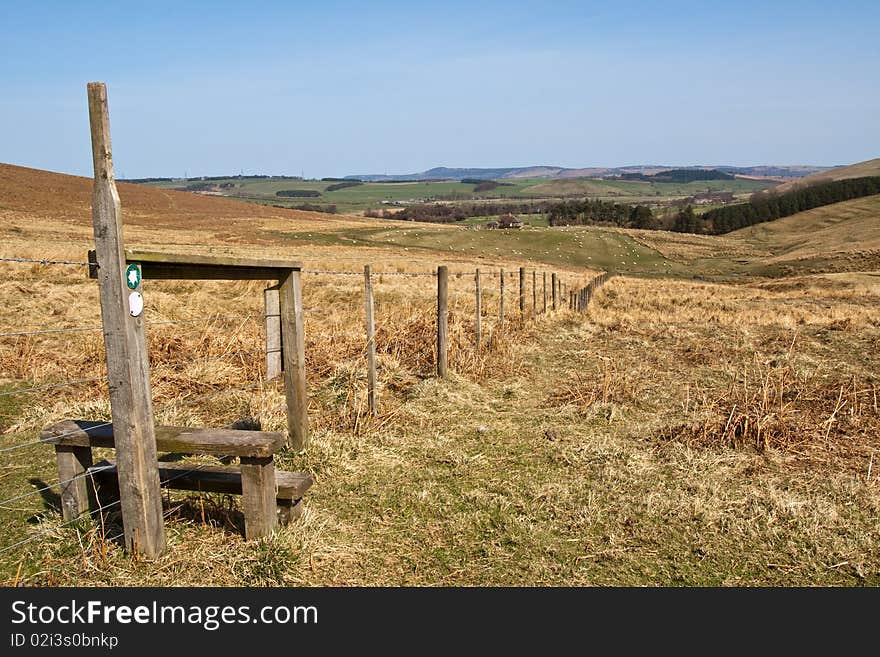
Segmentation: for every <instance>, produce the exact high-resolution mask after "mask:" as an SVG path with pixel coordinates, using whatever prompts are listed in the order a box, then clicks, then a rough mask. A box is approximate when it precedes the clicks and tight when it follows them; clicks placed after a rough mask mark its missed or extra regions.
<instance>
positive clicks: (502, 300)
mask: <svg viewBox="0 0 880 657" xmlns="http://www.w3.org/2000/svg"><path fill="white" fill-rule="evenodd" d="M500 276H501V283H500V286H501V309H500V315H499V317H500V321H501V328H502V329H503V328H504V269H503V268H502V269H501V274H500Z"/></svg>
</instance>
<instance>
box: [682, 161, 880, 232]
mask: <svg viewBox="0 0 880 657" xmlns="http://www.w3.org/2000/svg"><path fill="white" fill-rule="evenodd" d="M874 194H880V176H866V177H864V178H849V179H847V180H832V181H829V182H821V183H816V184H814V185H810V186H809V187H797V188H795V189H792V190H790V191H788V192H782V193H779V192H774V191H773V190H772V189H770V190H767V191H763V192H758V193H756V194H753V195H752V197H751V198H750V199H749V202H748V203H740V204H737V205H727V206H724V207H720V208H715V209H714V210H709V211H708V212H706V213H704V214H702V215H695V214H694V212H693V209H692V208H690V207H688V208H685V209H683V210H681V211H680V212H679V213H678V215H677V216H676V218H675V222H674V223H673V226H672V230H675V231H678V232H682V233H707V234H711V235H721V234H723V233H729V232H730V231H733V230H738V229H740V228H745V227H747V226H753V225H755V224H759V223H764V222H766V221H773V220H775V219H781V218H783V217H789V216H791V215H793V214H797V213H798V212H804V211H805V210H812V209H813V208H818V207H822V206H823V205H830V204H832V203H839V202H841V201H849V200H851V199H854V198H861V197H863V196H872V195H874Z"/></svg>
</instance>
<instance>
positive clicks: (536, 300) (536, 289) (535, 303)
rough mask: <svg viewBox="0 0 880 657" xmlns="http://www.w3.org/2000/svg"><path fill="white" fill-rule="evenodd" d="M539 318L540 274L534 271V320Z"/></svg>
mask: <svg viewBox="0 0 880 657" xmlns="http://www.w3.org/2000/svg"><path fill="white" fill-rule="evenodd" d="M537 316H538V272H536V271H535V270H534V269H533V270H532V319H535V318H536V317H537Z"/></svg>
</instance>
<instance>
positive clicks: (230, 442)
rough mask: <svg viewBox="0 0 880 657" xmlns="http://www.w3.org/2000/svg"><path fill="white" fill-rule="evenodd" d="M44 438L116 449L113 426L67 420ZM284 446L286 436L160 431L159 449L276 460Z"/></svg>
mask: <svg viewBox="0 0 880 657" xmlns="http://www.w3.org/2000/svg"><path fill="white" fill-rule="evenodd" d="M40 438H41V439H42V440H43V441H45V442H46V443H49V444H54V445H65V446H68V447H114V443H113V425H112V424H108V423H106V422H92V421H88V420H64V421H63V422H59V423H58V424H54V425H52V426H51V427H48V428H46V429H43V430H42V431H41V432H40ZM283 446H284V435H283V434H282V433H280V432H277V431H243V430H241V429H192V428H189V427H163V426H157V427H156V449H157V450H158V451H160V452H177V453H180V454H213V455H217V456H246V457H257V456H272V455H273V454H275V453H276V452H278V451H280V450H281V448H282V447H283Z"/></svg>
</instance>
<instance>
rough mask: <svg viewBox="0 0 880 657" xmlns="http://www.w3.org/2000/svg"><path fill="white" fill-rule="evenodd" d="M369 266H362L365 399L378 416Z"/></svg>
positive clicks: (374, 332) (373, 413) (371, 287)
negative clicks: (365, 330)
mask: <svg viewBox="0 0 880 657" xmlns="http://www.w3.org/2000/svg"><path fill="white" fill-rule="evenodd" d="M370 274H371V271H370V265H364V306H365V311H366V312H365V318H366V328H367V398H368V400H369V406H370V415H372V416H373V417H378V416H379V406H378V404H377V403H376V324H375V321H374V318H373V281H372V280H371V278H370Z"/></svg>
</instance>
